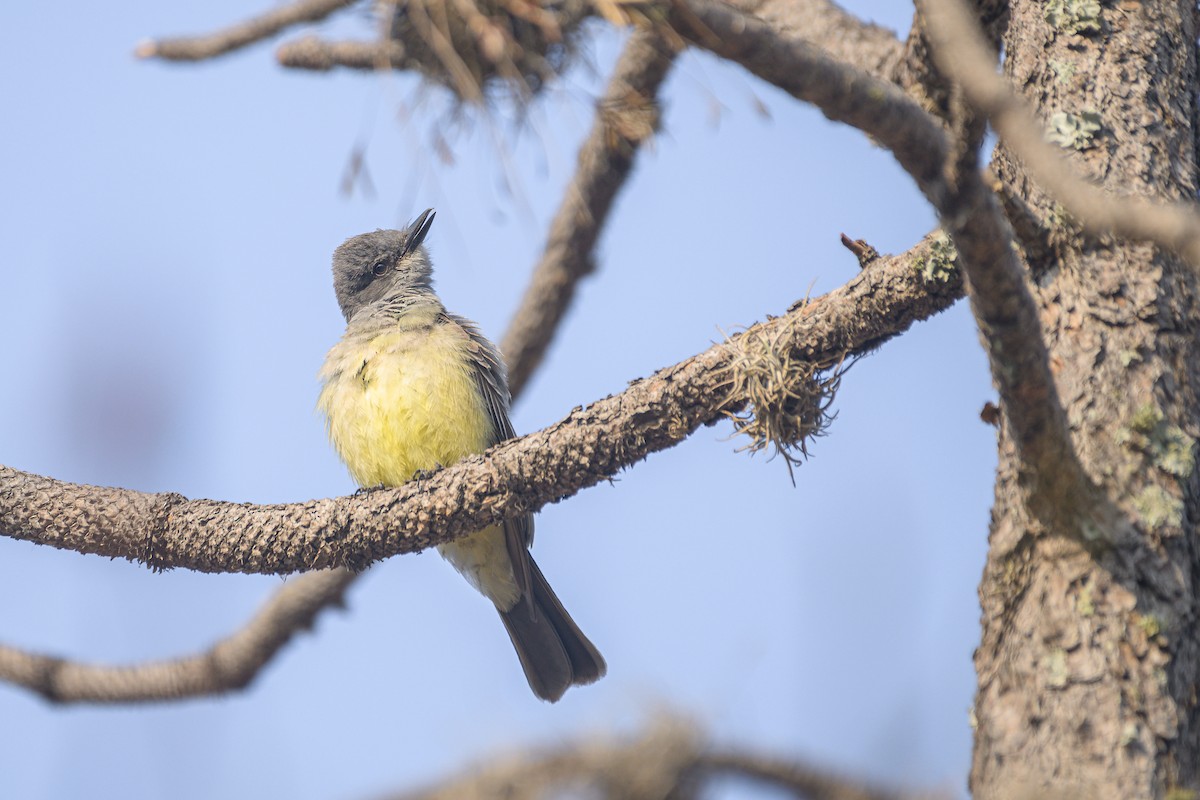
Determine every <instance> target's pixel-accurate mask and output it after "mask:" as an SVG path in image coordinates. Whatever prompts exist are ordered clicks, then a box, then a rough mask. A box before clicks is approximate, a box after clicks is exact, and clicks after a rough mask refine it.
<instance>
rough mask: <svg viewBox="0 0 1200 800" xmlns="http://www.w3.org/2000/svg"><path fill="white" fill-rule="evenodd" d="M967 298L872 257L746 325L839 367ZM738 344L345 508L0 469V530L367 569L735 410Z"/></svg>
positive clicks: (557, 492)
mask: <svg viewBox="0 0 1200 800" xmlns="http://www.w3.org/2000/svg"><path fill="white" fill-rule="evenodd" d="M927 246H928V245H926V247H927ZM926 252H927V251H926ZM960 291H961V290H960V289H959V287H958V286H957V284H956V281H954V280H949V281H947V282H946V283H944V284H930V285H927V284H926V283H925V282H924V279H923V277H922V276H921V274H920V273H918V272H917V271H916V270H914V269H913V268H912V262H911V260H910V259H909V258H905V257H900V258H895V257H893V258H889V259H881V260H880V264H879V266H878V267H876V268H872V269H869V270H866V271H865V272H863V273H861V274H859V275H858V276H856V277H855V278H854V279H852V280H851V281H850V282H849V283H848V284H847V285H846V286H844V287H842V288H841V289H838V290H836V291H834V292H831V293H830V294H828V295H825V296H823V297H822V298H819V299H818V300H816V301H813V302H812V303H810V304H808V305H804V306H800V307H798V308H797V309H796V310H794V311H792V312H790V313H788V314H787V315H785V316H783V317H779V318H775V319H771V320H769V321H767V322H764V323H761V324H760V325H758V326H754V328H755V329H757V330H758V331H761V332H763V333H764V334H767V335H769V337H771V338H773V339H775V340H777V341H778V347H779V348H780V350H781V351H786V354H787V355H788V356H789V357H790V358H792V359H793V360H796V361H806V362H809V363H813V364H829V363H837V362H839V361H840V360H841V359H842V358H843V357H844V356H845V355H847V354H853V353H857V352H864V351H865V350H867V349H870V348H872V347H875V346H877V345H878V344H879V343H880V342H881V341H883V340H886V339H887V338H890V337H891V336H894V335H896V334H897V333H900V332H902V331H903V330H906V329H907V328H908V327H909V325H911V324H912V322H914V321H915V320H917V319H923V318H925V317H928V316H930V315H931V314H933V313H935V312H937V311H939V310H941V309H943V308H945V307H947V306H948V305H949V304H950V303H952V302H953V301H954V300H955V299H956V298H957V297H958V295H959V292H960ZM752 330H754V329H752ZM748 333H749V331H747V332H746V334H748ZM746 334H742V335H738V336H735V337H733V338H732V339H731V340H729V341H727V342H723V343H720V344H716V345H714V346H712V347H711V348H709V349H708V350H706V351H704V352H703V353H700V354H699V355H697V356H694V357H692V358H689V359H687V360H685V361H683V362H680V363H679V364H676V365H674V366H671V367H667V368H665V369H663V370H660V371H659V372H658V373H656V374H655V375H653V376H651V377H649V378H646V379H643V380H640V381H635V382H634V383H633V384H632V385H631V386H630V387H629V388H628V389H626V390H625V391H624V392H622V393H620V394H617V395H614V396H612V397H608V398H605V399H603V400H600V401H598V402H596V403H593V404H592V405H590V406H588V407H587V408H582V409H577V410H574V411H572V412H571V413H570V414H569V415H568V416H567V417H566V418H565V419H563V420H562V421H561V422H558V423H557V424H555V425H551V426H550V427H548V428H546V429H544V430H541V431H538V432H536V433H533V434H530V435H528V436H524V437H521V438H519V439H515V440H511V441H509V442H506V443H504V444H501V445H498V446H496V447H494V448H492V449H491V450H489V451H488V452H487V453H486V454H485V455H483V456H475V457H472V458H468V459H465V460H463V461H461V462H459V463H458V464H456V465H454V466H452V467H449V468H447V469H444V470H442V471H440V472H437V473H435V474H434V475H432V476H430V477H428V478H426V479H423V480H420V481H413V482H410V483H408V484H405V485H404V486H400V487H396V488H392V489H379V490H375V491H370V492H365V493H361V494H358V495H354V496H351V497H344V498H338V499H320V500H311V501H308V502H304V503H293V504H287V505H251V504H238V503H223V502H218V501H215V500H187V499H186V498H184V497H182V496H180V495H178V494H173V493H168V494H143V493H140V492H134V491H130V490H126V489H103V488H96V487H90V486H79V485H76V484H70V483H64V482H61V481H56V480H53V479H51V478H45V477H40V476H37V475H31V474H28V473H23V472H19V471H17V470H14V469H11V468H7V467H0V533H2V534H3V535H6V536H10V537H12V538H16V539H22V540H25V541H32V542H36V543H38V544H46V545H50V546H53V547H58V548H62V549H70V550H75V551H77V552H81V553H92V554H97V555H104V556H108V557H114V558H125V559H128V560H131V561H138V562H141V563H144V564H146V565H148V566H150V567H152V568H155V569H169V568H174V567H183V568H187V569H194V570H197V571H201V572H248V573H268V574H283V573H290V572H297V571H303V570H310V569H325V568H329V567H335V566H345V567H348V568H350V569H355V570H358V569H362V568H364V567H366V566H368V565H369V564H371V563H374V562H375V561H379V560H381V559H383V558H387V557H390V556H393V555H398V554H400V553H408V552H416V551H418V550H423V549H425V548H427V547H430V546H432V545H434V544H437V543H441V542H446V541H451V540H453V539H454V538H456V537H458V536H462V535H465V534H467V533H470V532H472V531H476V530H479V529H480V528H483V527H485V526H487V525H490V524H493V523H495V522H497V521H499V520H501V519H503V518H504V517H505V516H512V515H516V514H523V513H527V512H533V511H536V510H538V509H539V508H541V507H542V506H544V505H545V504H546V503H549V502H555V501H558V500H561V499H564V498H566V497H569V496H571V495H573V494H575V493H576V492H578V491H579V490H581V489H583V488H586V487H588V486H592V485H595V484H596V483H599V482H600V481H602V480H605V479H607V478H610V477H612V476H613V475H615V474H616V473H617V472H619V471H620V470H621V469H624V468H626V467H628V466H631V465H633V464H635V463H636V462H638V461H640V460H642V459H643V458H645V457H646V456H647V455H649V454H650V453H654V452H657V451H659V450H662V449H665V448H667V447H670V446H672V445H674V444H677V443H678V442H680V441H682V440H683V439H685V438H686V437H687V436H688V435H690V434H691V433H692V432H693V431H695V430H696V428H698V427H699V426H700V425H703V424H707V423H712V422H715V421H717V420H718V419H719V418H720V417H721V416H722V415H723V414H725V413H728V412H732V411H735V410H738V409H739V408H740V407H741V406H742V404H743V401H742V399H741V398H736V397H730V396H729V392H728V387H727V385H726V384H727V380H728V374H727V373H728V370H727V367H728V364H729V362H730V360H731V358H733V357H734V356H737V355H740V354H743V351H742V349H741V345H740V342H741V341H742V340H743V339H744V338H746Z"/></svg>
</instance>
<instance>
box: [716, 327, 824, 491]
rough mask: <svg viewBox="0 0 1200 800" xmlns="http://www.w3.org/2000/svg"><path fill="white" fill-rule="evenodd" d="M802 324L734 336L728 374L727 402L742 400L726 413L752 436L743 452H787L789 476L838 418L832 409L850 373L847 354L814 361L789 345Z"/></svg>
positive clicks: (741, 430)
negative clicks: (842, 383) (833, 358)
mask: <svg viewBox="0 0 1200 800" xmlns="http://www.w3.org/2000/svg"><path fill="white" fill-rule="evenodd" d="M798 322H799V320H797V321H796V322H793V324H792V325H786V326H779V327H774V328H772V327H769V326H756V327H753V328H750V329H749V330H746V331H744V332H742V333H741V334H740V335H738V336H737V337H736V338H734V339H731V340H730V344H731V345H732V346H731V347H730V359H729V363H728V365H727V366H726V367H724V370H725V371H726V373H727V374H726V375H725V376H723V377H724V378H725V381H726V383H727V385H728V386H729V394H728V399H727V400H726V405H727V406H728V405H729V404H731V403H738V401H741V404H740V408H738V409H736V410H729V409H728V407H727V409H726V410H725V411H724V413H725V414H726V416H728V417H730V418H731V419H732V420H733V427H734V432H735V433H736V434H744V435H745V436H747V437H749V439H750V442H749V444H747V445H745V446H744V447H741V448H739V452H741V451H744V450H749V451H750V452H751V454H753V453H757V452H760V451H762V450H766V449H768V448H773V450H774V452H773V453H772V454H771V456H772V457H774V456H776V455H782V456H783V458H784V460H785V461H786V463H787V466H788V473H789V474H791V472H792V467H793V466H794V465H798V464H800V463H802V462H803V460H804V459H806V458H808V442H809V441H810V440H812V439H814V438H816V437H818V436H823V435H824V434H825V433H826V431H827V430H828V428H829V425H830V423H832V422H833V420H834V417H836V416H837V415H836V414H832V413H830V411H829V409H830V406H832V404H833V399H834V396H835V395H836V394H837V390H838V387H839V386H840V385H841V380H842V375H843V374H844V372H845V367H844V366H843V365H844V362H845V356H842V357H840V358H838V359H836V360H834V361H828V362H813V361H810V360H808V359H805V358H802V357H801V356H800V354H799V353H797V352H796V351H795V350H794V349H793V348H792V347H791V346H789V342H791V341H794V339H795V331H794V327H795V325H796V324H798ZM793 480H794V476H793Z"/></svg>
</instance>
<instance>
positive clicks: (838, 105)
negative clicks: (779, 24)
mask: <svg viewBox="0 0 1200 800" xmlns="http://www.w3.org/2000/svg"><path fill="white" fill-rule="evenodd" d="M670 19H671V24H672V25H673V27H674V28H675V30H677V31H678V32H679V33H680V34H681V35H682V36H684V37H685V38H688V39H689V40H691V41H693V42H695V43H696V44H697V45H699V46H701V47H706V48H709V49H712V50H713V52H715V53H716V54H717V55H720V56H723V57H725V58H728V59H730V60H732V61H736V62H738V63H740V64H742V65H743V66H744V67H746V68H747V69H749V70H750V71H751V72H753V73H754V74H755V75H758V76H759V77H760V78H762V79H763V80H766V81H768V82H770V83H773V84H775V85H776V86H778V87H780V88H781V89H783V90H784V91H786V92H788V93H789V94H791V95H792V96H794V97H796V98H798V99H800V100H804V101H806V102H809V103H812V104H813V105H815V106H817V107H818V108H820V109H821V111H822V112H824V114H825V115H826V116H827V117H829V118H830V119H833V120H835V121H838V122H845V123H847V124H849V125H852V126H854V127H856V128H858V129H859V130H861V131H863V132H865V133H867V134H869V135H870V136H872V137H873V138H874V139H875V140H877V141H878V142H880V143H881V144H882V145H883V146H884V147H886V148H888V149H889V150H891V151H892V154H893V155H894V156H895V157H896V160H897V161H898V162H899V163H900V166H902V167H903V168H904V170H905V171H906V172H908V173H909V175H911V176H912V177H913V178H914V179H915V180H916V182H917V185H918V186H919V187H920V189H921V191H922V192H923V193H924V194H925V196H926V197H927V198H928V199H929V201H930V202H931V203H932V204H933V206H934V208H935V209H936V210H937V212H938V216H939V217H940V219H941V222H942V226H943V227H944V228H945V230H946V232H947V233H949V234H950V235H951V237H952V238H953V239H954V243H955V245H956V247H957V248H958V256H959V258H960V260H961V264H962V267H963V271H964V272H965V273H966V277H967V284H968V294H969V297H970V300H971V309H972V311H973V313H974V315H975V319H976V321H977V323H978V325H979V328H980V331H981V333H982V337H983V340H984V345H985V346H986V347H987V350H988V360H989V363H990V365H991V371H992V380H993V381H994V382H995V384H996V386H997V389H998V390H999V393H1000V397H1001V400H1002V401H1003V406H1004V412H1005V414H1006V418H1007V420H1008V422H1009V426H1010V429H1011V431H1012V433H1013V435H1014V438H1015V443H1016V446H1017V450H1018V453H1019V454H1020V457H1021V458H1022V460H1023V461H1024V462H1025V463H1026V464H1028V465H1029V467H1030V470H1029V471H1028V474H1029V475H1030V476H1037V477H1036V483H1031V485H1030V486H1029V490H1030V505H1031V507H1032V508H1033V510H1034V512H1035V513H1036V514H1038V515H1039V516H1040V517H1041V518H1042V519H1043V520H1046V521H1050V522H1053V524H1054V527H1055V528H1056V529H1057V530H1059V531H1061V532H1063V533H1066V534H1074V535H1076V536H1078V537H1080V538H1083V539H1090V538H1091V537H1094V536H1096V535H1098V534H1099V533H1100V532H1101V531H1102V530H1104V526H1102V525H1098V524H1097V522H1096V520H1095V519H1094V518H1093V512H1095V510H1096V509H1097V507H1098V505H1099V501H1100V500H1101V499H1102V498H1103V493H1102V492H1101V491H1100V490H1099V489H1098V488H1097V487H1096V486H1095V484H1093V483H1092V481H1091V480H1090V479H1089V478H1088V476H1087V474H1086V473H1085V472H1084V470H1083V467H1082V465H1081V464H1080V463H1079V459H1078V456H1077V454H1076V452H1075V450H1074V446H1073V444H1072V442H1071V438H1070V431H1069V428H1068V425H1067V420H1066V415H1065V413H1064V411H1063V408H1062V404H1061V403H1060V402H1059V399H1058V394H1057V389H1056V387H1055V384H1054V380H1053V376H1052V375H1051V373H1050V365H1049V356H1048V354H1047V351H1046V345H1045V342H1044V341H1043V340H1042V338H1041V335H1040V326H1039V323H1038V313H1037V306H1036V305H1035V303H1034V301H1033V297H1032V296H1031V295H1030V293H1029V289H1028V287H1027V286H1026V284H1025V275H1024V270H1023V268H1022V266H1021V264H1020V262H1019V261H1018V260H1017V257H1016V255H1015V253H1014V252H1013V248H1012V240H1011V235H1010V233H1011V232H1010V229H1009V227H1008V224H1007V221H1006V220H1005V218H1004V216H1003V213H1002V210H1001V208H1000V204H999V202H998V201H997V200H996V197H995V195H994V194H993V193H992V192H991V191H990V189H988V187H987V186H985V185H984V183H983V181H982V178H981V176H980V174H979V171H978V170H977V169H974V168H972V169H963V168H962V166H963V165H962V163H959V162H960V161H961V160H962V159H961V158H960V157H961V156H963V155H964V153H961V152H956V150H955V148H952V147H951V142H950V141H949V140H948V138H947V136H946V133H945V132H944V130H943V129H942V127H941V126H940V125H939V124H938V123H937V122H936V121H935V120H934V119H933V118H932V117H931V116H930V115H929V114H927V113H926V112H924V111H923V110H922V109H921V107H920V106H919V105H918V104H917V103H916V102H914V101H913V100H912V99H911V98H909V97H907V96H906V95H905V94H904V93H903V92H901V91H900V90H899V89H898V88H896V87H895V86H893V85H891V84H889V83H885V82H884V81H881V80H879V79H877V78H873V77H871V76H869V75H867V74H865V73H863V72H861V71H859V70H856V69H854V68H853V67H850V66H847V65H845V64H840V63H838V62H835V61H832V60H831V59H829V58H828V57H827V56H826V55H825V54H824V53H823V52H822V51H821V50H820V49H819V48H817V47H815V46H813V45H811V44H809V43H808V42H805V41H803V40H797V39H786V38H783V37H781V36H779V35H778V34H777V32H775V31H773V30H772V29H771V28H770V27H769V26H767V25H765V24H764V23H762V22H761V21H759V20H757V19H754V18H753V17H748V16H746V15H745V14H742V13H741V12H739V11H737V10H736V9H733V8H731V7H730V6H728V5H725V4H723V3H718V2H714V1H713V0H687V4H686V6H677V7H676V8H675V10H674V11H673V12H672V14H671V17H670ZM959 149H961V148H959Z"/></svg>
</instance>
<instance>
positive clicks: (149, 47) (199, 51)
mask: <svg viewBox="0 0 1200 800" xmlns="http://www.w3.org/2000/svg"><path fill="white" fill-rule="evenodd" d="M355 2H356V0H298V2H295V3H292V4H290V5H286V6H280V7H279V8H276V9H272V10H271V11H268V12H267V13H265V14H262V15H260V16H257V17H254V18H252V19H248V20H246V21H245V22H240V23H238V24H236V25H231V26H230V27H228V28H224V29H222V30H219V31H216V32H215V33H209V34H205V35H203V36H181V37H177V38H171V39H152V40H148V41H145V42H142V43H141V44H139V45H138V46H137V48H136V49H135V50H134V54H135V55H136V56H137V57H138V58H161V59H164V60H167V61H202V60H204V59H208V58H215V57H216V56H220V55H224V54H226V53H229V52H232V51H234V50H237V49H239V48H242V47H245V46H246V45H248V44H253V43H254V42H258V41H262V40H263V39H266V38H267V37H269V36H274V35H275V34H276V33H279V32H280V31H282V30H283V29H284V28H290V27H292V26H293V25H300V24H302V23H305V22H318V21H320V20H322V19H325V17H327V16H329V15H330V14H332V13H333V12H335V11H337V10H338V9H339V8H344V7H346V6H348V5H351V4H353V3H355Z"/></svg>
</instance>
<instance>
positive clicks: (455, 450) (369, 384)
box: [317, 209, 605, 702]
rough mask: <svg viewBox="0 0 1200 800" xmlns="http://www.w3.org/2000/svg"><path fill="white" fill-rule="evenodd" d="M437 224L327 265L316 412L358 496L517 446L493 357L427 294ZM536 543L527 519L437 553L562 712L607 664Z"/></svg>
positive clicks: (381, 237)
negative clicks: (428, 247) (541, 563)
mask: <svg viewBox="0 0 1200 800" xmlns="http://www.w3.org/2000/svg"><path fill="white" fill-rule="evenodd" d="M432 223H433V209H430V210H428V211H426V212H425V213H424V214H422V215H421V216H419V217H417V219H416V221H415V222H413V223H412V224H411V225H410V226H409V227H408V228H407V229H406V230H403V231H384V230H378V231H375V232H374V233H364V234H362V235H361V236H355V237H354V238H352V239H347V240H346V242H344V243H343V244H342V245H341V246H340V247H339V248H338V249H337V250H336V251H335V252H334V254H333V286H334V289H335V291H336V292H337V299H338V304H339V305H340V306H341V308H342V314H343V315H344V316H345V317H346V332H345V334H343V336H342V339H341V341H339V342H338V343H337V344H336V345H334V347H333V349H332V350H330V351H329V355H328V356H326V358H325V366H324V367H322V369H321V380H322V382H323V384H324V385H323V386H322V388H321V396H320V399H319V401H318V403H317V405H318V407H319V408H320V409H321V411H322V412H323V413H324V414H325V418H326V421H327V423H328V427H329V437H330V439H331V440H332V441H333V446H334V447H335V448H336V449H337V452H338V454H339V455H340V456H341V457H342V460H343V461H345V462H346V466H347V467H348V468H349V470H350V474H351V476H353V478H354V480H355V481H356V482H357V483H358V485H359V486H379V485H383V486H396V485H398V484H401V483H404V482H405V481H408V480H411V479H412V478H413V477H415V476H416V475H418V474H419V473H421V472H422V471H426V470H433V469H437V468H439V467H443V466H449V465H450V464H453V463H454V462H456V461H458V460H459V459H461V458H463V457H464V456H467V455H470V454H472V453H482V452H483V451H484V450H486V449H487V448H488V447H490V446H491V445H493V444H496V443H497V442H502V441H504V440H505V439H510V438H512V437H513V436H515V435H516V434H515V433H514V431H513V427H512V423H511V422H510V421H509V418H508V404H509V394H508V377H507V373H506V371H505V368H504V361H503V360H502V359H501V357H500V353H499V351H498V350H497V349H496V346H495V345H493V344H492V343H491V342H489V341H488V340H487V339H486V338H484V336H483V334H482V333H480V332H479V329H478V328H477V327H476V326H475V324H474V323H473V322H470V321H469V320H466V319H463V318H462V317H459V316H455V315H454V314H451V313H449V312H448V311H446V308H445V306H443V305H442V303H441V301H440V300H439V299H438V296H437V295H436V294H435V293H434V291H433V279H432V274H431V273H432V266H431V265H430V263H429V254H428V253H427V252H426V251H425V248H424V247H423V246H422V242H423V241H424V240H425V235H426V234H427V233H428V232H429V226H430V225H431V224H432ZM532 541H533V515H531V514H530V515H525V516H521V517H518V518H516V519H510V520H506V521H505V522H504V524H502V525H496V526H492V527H490V528H485V529H484V530H481V531H479V532H477V533H473V534H471V535H469V536H466V537H463V538H461V539H458V540H457V541H455V542H452V543H450V544H444V545H441V546H440V547H439V548H438V549H439V550H440V551H441V553H442V555H443V556H444V557H445V558H446V559H447V560H448V561H449V562H450V563H451V564H453V565H454V567H455V568H456V569H458V571H459V572H461V573H462V574H463V575H465V576H466V578H467V580H468V581H470V582H471V583H472V584H474V586H475V587H476V588H477V589H479V591H481V592H482V593H483V594H484V595H485V596H486V597H487V598H488V599H489V600H491V601H492V602H493V603H495V605H496V610H497V611H499V612H500V618H501V619H502V620H504V627H505V628H506V629H507V630H508V635H509V637H510V638H512V643H513V646H514V647H516V649H517V655H518V656H519V657H520V659H521V666H522V667H523V668H524V669H525V677H526V678H527V679H528V680H529V686H530V687H531V688H532V689H533V693H534V694H536V695H537V696H538V697H540V698H542V699H543V700H549V701H551V702H554V701H555V700H558V699H559V698H560V697H562V695H563V692H565V691H566V690H567V688H568V687H570V686H572V685H574V684H584V683H591V682H592V681H595V680H597V679H598V678H600V677H601V676H602V675H604V671H605V665H604V658H603V657H601V655H600V652H599V651H598V650H597V649H596V647H595V645H593V644H592V643H591V642H590V641H588V639H587V637H586V636H584V635H583V632H582V631H580V630H579V627H578V626H577V625H576V624H575V622H574V620H572V619H571V617H570V615H569V614H567V611H566V609H564V608H563V606H562V603H560V602H559V600H558V598H557V597H555V595H554V592H553V590H551V589H550V585H549V584H548V583H547V582H546V579H545V578H544V577H543V576H542V572H541V570H539V569H538V566H537V564H535V563H534V561H533V558H532V556H530V554H529V545H530V544H531V542H532Z"/></svg>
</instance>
